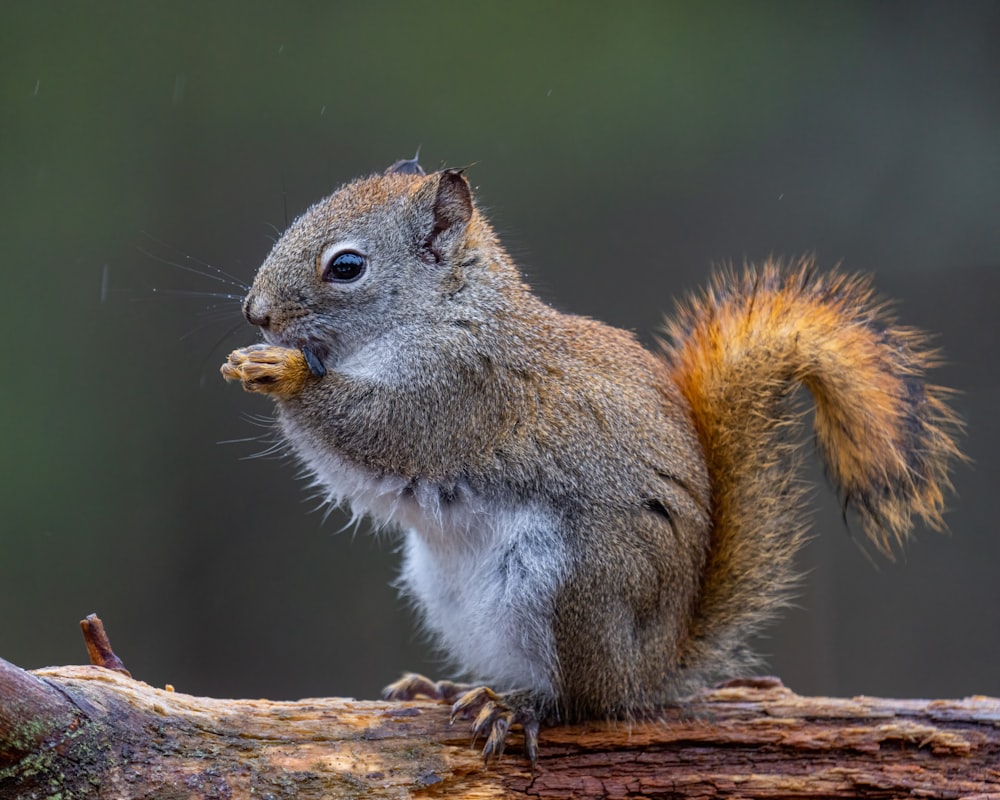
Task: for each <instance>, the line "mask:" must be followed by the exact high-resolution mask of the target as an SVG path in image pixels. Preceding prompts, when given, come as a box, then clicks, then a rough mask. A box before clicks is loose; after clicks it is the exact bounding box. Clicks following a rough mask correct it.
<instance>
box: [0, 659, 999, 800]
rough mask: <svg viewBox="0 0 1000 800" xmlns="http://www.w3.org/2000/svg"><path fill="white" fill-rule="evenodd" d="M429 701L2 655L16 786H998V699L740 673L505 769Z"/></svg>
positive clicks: (60, 792) (865, 790)
mask: <svg viewBox="0 0 1000 800" xmlns="http://www.w3.org/2000/svg"><path fill="white" fill-rule="evenodd" d="M468 731H469V725H468V723H464V722H457V723H455V724H454V725H450V724H449V722H448V710H447V708H445V707H443V706H440V705H437V704H433V703H422V702H409V703H388V702H373V701H355V700H349V699H343V698H329V699H306V700H301V701H298V702H271V701H267V700H220V699H211V698H201V697H192V696H190V695H186V694H181V693H179V692H173V691H169V690H165V689H158V688H155V687H152V686H149V685H147V684H145V683H142V682H140V681H137V680H133V679H132V678H130V677H128V676H127V675H126V674H125V673H122V672H120V671H116V670H112V669H108V668H105V667H100V666H76V667H57V668H48V669H41V670H37V671H35V672H31V673H29V672H25V671H24V670H21V669H18V668H17V667H15V666H13V665H11V664H8V663H7V662H5V661H2V660H0V798H4V800H6V798H35V797H38V798H41V797H60V798H63V800H68V798H83V797H86V798H97V799H98V800H102V799H103V798H109V799H110V798H115V800H122V799H123V798H152V797H156V798H178V799H179V798H203V797H204V798H216V797H217V798H272V800H278V798H293V797H294V798H304V799H305V800H309V799H310V798H328V797H350V798H354V797H372V798H381V797H387V798H388V797H391V798H418V797H440V798H444V797H463V798H486V797H540V798H638V797H645V798H661V797H662V798H666V797H672V798H684V797H699V798H706V797H727V798H735V797H767V798H793V797H794V798H805V797H822V798H839V797H876V798H879V797H886V798H888V797H901V796H914V797H941V798H945V797H948V798H956V797H966V798H973V797H978V798H986V797H994V798H1000V700H998V699H996V698H988V697H970V698H966V699H964V700H933V701H925V700H885V699H877V698H869V697H856V698H851V699H832V698H824V697H800V696H798V695H796V694H794V693H793V692H791V691H789V690H788V689H786V688H785V687H783V686H782V685H781V684H780V682H778V681H776V680H773V679H770V680H769V679H765V680H757V681H753V680H751V681H744V682H733V683H730V684H727V685H725V686H722V687H719V688H716V689H713V690H710V691H706V692H704V693H702V694H700V695H698V696H697V697H695V698H694V699H692V700H691V701H690V702H688V703H685V704H684V705H683V706H681V707H677V708H670V709H665V710H664V711H663V713H662V714H661V715H660V717H659V718H658V719H656V720H653V721H647V722H642V723H632V724H624V723H617V724H615V723H594V724H586V725H573V726H563V727H552V728H543V729H542V732H541V736H540V746H541V751H540V758H539V761H538V764H537V766H536V768H535V770H534V772H532V769H531V766H530V764H529V763H528V762H527V761H526V760H525V759H524V758H523V756H521V755H520V750H519V746H520V740H519V737H518V736H517V735H516V734H515V735H513V736H512V741H511V744H510V747H509V748H508V751H507V754H506V755H504V757H503V758H502V759H501V760H500V761H499V762H498V763H496V764H493V765H491V766H490V767H489V768H487V767H485V766H484V765H483V763H482V760H481V758H480V755H479V753H478V751H477V750H476V749H474V748H473V747H471V746H470V745H471V743H470V740H469V733H468Z"/></svg>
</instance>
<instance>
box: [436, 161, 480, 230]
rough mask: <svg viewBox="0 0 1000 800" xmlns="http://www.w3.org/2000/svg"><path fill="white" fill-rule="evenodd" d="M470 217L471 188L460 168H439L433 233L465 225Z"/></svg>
mask: <svg viewBox="0 0 1000 800" xmlns="http://www.w3.org/2000/svg"><path fill="white" fill-rule="evenodd" d="M470 219H472V188H471V187H470V186H469V182H468V181H467V180H466V178H465V176H464V175H463V174H462V170H460V169H445V170H441V173H440V177H439V178H438V186H437V196H436V197H435V198H434V233H442V232H444V231H447V230H451V229H452V228H455V227H458V226H461V227H463V228H464V227H465V225H466V224H468V222H469V220H470Z"/></svg>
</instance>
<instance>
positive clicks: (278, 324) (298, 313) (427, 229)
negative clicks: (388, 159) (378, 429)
mask: <svg viewBox="0 0 1000 800" xmlns="http://www.w3.org/2000/svg"><path fill="white" fill-rule="evenodd" d="M493 242H494V237H493V234H492V231H491V230H490V228H489V226H488V225H487V224H486V222H485V221H484V220H482V218H481V217H480V215H479V214H478V212H477V211H476V209H475V207H474V205H473V200H472V191H471V189H470V187H469V182H468V181H467V180H466V179H465V176H464V175H463V174H462V172H461V170H456V169H445V170H441V171H439V172H434V173H432V174H430V175H426V174H424V171H423V170H422V169H421V168H420V166H419V164H417V163H416V161H415V160H414V161H400V162H397V163H396V164H394V165H393V166H392V167H390V168H389V169H388V170H387V171H386V172H385V173H383V174H378V175H373V176H370V177H367V178H361V179H359V180H356V181H354V182H352V183H349V184H347V185H346V186H343V187H342V188H340V189H338V190H337V191H336V192H334V193H333V194H332V195H330V196H329V197H327V198H326V199H324V200H321V201H320V202H319V203H317V204H316V205H314V206H313V207H312V208H310V209H309V210H308V211H306V212H305V213H304V214H303V215H302V216H301V217H299V218H298V219H297V220H296V221H295V222H294V223H292V225H291V226H290V227H289V229H288V230H287V231H286V232H285V233H284V234H283V235H282V237H281V238H280V239H279V240H278V242H277V244H275V246H274V249H273V250H272V251H271V253H270V254H269V255H268V257H267V259H266V260H265V261H264V263H263V264H262V265H261V267H260V269H259V270H258V272H257V275H256V277H255V278H254V282H253V286H252V287H251V288H250V291H249V292H248V293H247V296H246V299H245V300H244V303H243V312H244V314H245V315H246V318H247V319H248V320H249V321H250V322H251V323H252V324H253V325H256V326H258V327H260V329H261V330H262V332H263V334H264V338H265V339H267V341H268V342H270V343H271V344H276V345H281V346H284V347H293V348H302V347H306V346H308V347H309V349H310V350H311V351H312V352H313V353H314V354H316V355H317V356H318V357H319V358H320V359H322V360H324V361H325V360H326V359H327V358H333V359H335V360H336V359H338V358H339V357H341V356H343V355H346V354H347V353H349V352H350V351H352V350H353V349H354V348H356V347H358V346H360V345H363V344H365V343H367V342H369V341H371V340H373V339H374V338H376V337H378V336H380V335H381V334H383V333H385V332H387V331H388V330H389V329H391V328H393V327H395V326H398V325H405V324H407V323H413V322H417V321H420V320H433V319H439V318H441V306H442V305H443V304H446V303H447V302H448V300H449V298H451V297H453V296H454V295H455V294H456V293H457V292H459V291H461V289H462V288H463V287H464V286H465V284H466V280H467V274H466V273H467V269H468V268H469V267H470V266H471V265H472V264H473V263H474V262H476V261H477V260H478V257H477V253H478V252H479V251H480V250H481V248H482V247H483V246H484V245H487V244H490V243H493ZM445 316H446V315H445Z"/></svg>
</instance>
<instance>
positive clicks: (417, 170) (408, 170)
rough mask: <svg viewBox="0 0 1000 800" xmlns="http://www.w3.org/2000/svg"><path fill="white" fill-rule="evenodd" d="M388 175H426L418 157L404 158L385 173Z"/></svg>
mask: <svg viewBox="0 0 1000 800" xmlns="http://www.w3.org/2000/svg"><path fill="white" fill-rule="evenodd" d="M385 174H386V175H426V174H427V173H426V172H424V168H423V167H422V166H420V162H419V161H417V156H414V157H413V158H403V159H400V160H399V161H397V162H396V163H395V164H393V165H392V166H391V167H389V169H387V170H386V171H385Z"/></svg>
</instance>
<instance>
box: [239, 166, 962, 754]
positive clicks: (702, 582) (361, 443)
mask: <svg viewBox="0 0 1000 800" xmlns="http://www.w3.org/2000/svg"><path fill="white" fill-rule="evenodd" d="M243 310H244V313H245V315H246V318H247V319H248V320H249V321H250V323H251V324H253V325H255V326H257V327H258V328H259V329H260V331H261V333H262V334H263V337H264V340H265V342H266V344H260V345H255V346H251V347H248V348H245V349H242V350H237V351H235V352H234V353H233V354H232V355H230V357H229V360H228V361H227V362H226V363H225V364H224V365H223V367H222V373H223V375H224V376H225V377H226V378H227V379H230V380H239V381H241V382H242V384H243V386H244V388H245V389H247V390H250V391H254V392H262V393H265V394H268V395H270V396H271V398H272V399H273V400H274V401H275V402H276V405H277V417H278V423H279V425H280V429H281V431H282V433H283V435H284V437H285V439H286V440H287V441H288V442H289V443H290V444H291V446H292V448H293V450H294V451H295V453H296V454H297V455H298V457H299V458H300V459H301V461H302V462H303V464H304V465H305V466H306V467H307V468H308V470H309V472H311V473H312V475H313V476H314V477H315V479H316V481H317V482H318V483H319V484H320V485H321V486H322V487H324V489H325V491H326V492H327V495H328V497H329V500H330V502H331V503H338V504H339V503H343V504H347V505H349V506H350V508H351V509H352V510H353V511H354V513H355V514H357V515H369V516H370V517H372V518H373V519H374V520H376V521H377V522H378V523H381V524H385V523H389V524H392V525H395V526H397V527H398V528H400V529H401V530H402V532H403V535H404V537H405V538H404V542H405V544H404V546H403V566H402V581H401V583H402V586H403V587H404V591H405V592H406V594H407V595H409V596H410V597H411V598H412V599H413V600H414V602H415V603H416V605H417V607H418V608H419V609H420V611H421V612H422V615H423V619H424V622H425V623H426V626H427V628H428V629H429V630H430V631H431V632H432V634H433V635H434V637H435V639H436V641H437V643H438V644H439V645H440V646H441V648H442V649H443V651H444V653H445V654H447V655H448V656H449V657H450V659H451V660H452V662H453V663H454V664H455V665H456V667H457V668H458V669H460V670H461V671H462V673H464V674H465V675H466V676H468V677H470V678H472V679H473V680H475V681H477V682H482V684H484V685H482V686H478V688H477V687H476V686H473V685H463V684H454V683H450V682H447V681H443V682H440V683H435V682H433V681H429V680H427V679H426V678H422V677H421V676H417V675H407V676H405V677H404V678H403V679H402V680H400V681H398V682H397V683H395V684H393V685H392V686H390V687H389V688H388V689H387V696H388V697H393V698H410V697H414V696H416V695H418V694H423V695H428V696H431V697H435V698H438V699H442V700H445V701H448V702H453V703H454V707H453V708H454V713H455V715H456V716H459V715H468V714H474V715H475V716H476V720H475V723H474V730H475V733H476V734H477V735H483V736H484V737H485V739H486V744H485V751H484V752H485V756H486V758H487V759H489V758H491V757H493V756H497V755H499V753H501V752H502V749H503V746H504V742H505V739H506V735H507V731H508V729H509V727H510V726H511V725H512V724H521V725H522V726H524V731H525V741H526V749H527V754H528V756H529V757H530V758H532V759H533V760H534V759H535V757H536V756H537V733H538V726H539V724H540V723H545V722H548V721H559V720H582V719H592V718H604V719H607V718H614V719H629V718H636V717H638V716H640V715H643V714H645V713H647V712H650V711H652V710H654V709H656V708H657V707H658V706H662V705H663V704H665V703H668V702H671V701H674V700H676V699H677V698H679V697H682V696H683V695H684V694H685V693H688V692H690V691H692V690H694V689H695V688H697V687H699V686H701V685H703V684H704V683H705V682H707V681H710V680H713V679H717V678H721V677H726V676H732V675H733V674H735V673H738V672H739V671H740V670H744V669H746V668H748V667H749V666H752V665H753V664H754V663H755V660H754V656H753V654H752V653H751V652H750V651H749V650H748V648H747V646H746V641H747V639H748V637H749V636H750V635H751V634H753V633H754V632H756V631H758V630H759V629H760V628H761V626H762V625H763V624H764V623H766V622H767V621H769V620H770V619H771V618H772V617H773V615H774V613H775V611H776V610H778V609H779V608H780V607H781V606H782V605H784V604H785V603H786V602H787V599H788V590H789V588H790V586H791V584H792V583H793V581H794V577H795V576H794V573H793V568H792V558H793V555H794V553H795V552H796V550H797V549H798V547H799V546H800V544H801V543H802V541H803V536H804V533H805V530H806V523H805V520H804V516H803V510H802V507H803V500H804V498H803V488H802V486H801V484H800V482H799V479H798V478H797V476H796V470H795V468H796V467H797V465H798V460H799V458H798V445H797V444H796V439H795V437H794V434H795V432H796V428H797V427H798V425H797V422H798V419H799V418H798V416H797V415H796V414H795V412H794V410H793V409H792V407H791V406H790V395H791V393H792V391H793V390H794V389H795V387H796V386H798V385H803V386H805V387H806V388H807V389H808V390H809V392H810V393H811V394H812V398H813V401H814V403H815V409H816V412H815V434H816V441H817V442H818V445H819V450H820V452H821V453H822V455H823V458H824V459H825V462H826V466H827V469H828V472H829V474H830V477H831V479H832V481H833V483H834V484H835V485H836V487H837V488H838V489H839V491H840V492H841V493H842V495H843V498H844V501H845V503H846V505H848V506H850V507H851V508H853V509H854V510H855V511H856V512H857V513H858V515H860V519H861V521H862V524H863V528H864V531H865V533H866V534H867V535H868V537H869V538H870V539H871V540H872V542H874V544H875V546H876V547H878V548H879V549H881V550H883V551H891V549H892V548H893V547H894V546H895V545H897V544H899V543H902V542H903V540H905V539H906V538H907V535H908V533H909V531H910V528H911V525H912V522H913V518H914V517H917V518H920V519H921V520H922V521H923V522H924V523H926V524H928V525H930V526H931V527H934V528H939V527H941V526H942V525H943V522H942V516H941V514H942V509H943V504H944V500H945V494H946V492H947V491H948V490H949V489H950V482H949V466H950V462H952V461H953V460H954V459H956V458H959V457H960V453H959V450H958V447H957V445H956V435H957V433H958V431H959V428H960V425H959V422H958V420H957V418H956V416H955V414H954V413H953V411H952V410H951V409H950V408H949V407H948V405H947V404H946V402H945V397H946V391H945V390H943V389H941V388H939V387H935V386H932V385H929V384H927V383H925V381H924V373H925V372H926V370H927V369H928V368H929V367H931V366H933V365H934V361H935V355H934V351H933V350H931V349H929V348H928V345H927V342H926V339H925V337H924V336H923V335H921V334H920V333H919V332H917V331H914V330H912V329H910V328H906V327H901V326H899V325H897V324H896V322H895V320H894V319H893V318H892V317H891V316H889V315H888V314H887V312H886V310H885V308H884V305H883V304H882V303H881V302H879V301H878V300H877V299H875V297H874V295H873V292H872V289H871V285H870V282H869V281H868V280H867V279H865V278H859V277H853V276H845V275H843V274H839V273H836V272H821V271H818V270H817V269H816V268H815V266H814V264H813V263H812V262H811V261H810V260H803V261H800V262H797V263H794V264H790V265H784V266H783V265H780V264H778V263H775V262H767V263H764V264H762V265H758V266H750V267H747V268H746V269H745V270H743V271H742V272H735V271H732V270H730V271H726V272H722V273H721V274H719V275H717V276H716V277H715V278H714V280H713V282H712V284H711V286H710V288H709V289H708V290H707V291H706V292H704V293H703V294H701V295H700V296H697V297H694V298H692V299H689V300H688V301H687V302H686V303H685V304H684V305H682V306H681V308H680V310H679V313H678V314H677V315H676V316H675V317H674V318H673V319H672V320H671V321H669V322H668V327H667V333H668V339H667V341H666V342H664V343H663V345H662V348H661V349H660V350H659V351H658V352H650V351H649V350H647V349H645V348H644V347H642V346H641V345H640V344H639V343H638V342H637V341H636V339H635V337H634V336H633V335H632V334H631V333H628V332H626V331H623V330H619V329H617V328H613V327H610V326H608V325H605V324H603V323H601V322H597V321H595V320H592V319H588V318H586V317H582V316H576V315H573V314H566V313H562V312H559V311H556V310H555V309H553V308H551V307H550V306H548V305H546V304H545V303H543V302H542V301H541V300H539V299H538V298H537V297H536V296H535V295H534V294H533V293H532V292H531V290H530V289H529V288H528V286H527V285H526V284H525V282H524V280H523V279H522V277H521V274H520V273H519V272H518V269H517V267H516V266H515V265H514V263H513V261H512V260H511V257H510V256H509V255H508V254H507V252H506V251H505V250H504V248H503V246H502V245H501V243H500V241H499V240H498V238H497V236H496V234H495V233H494V231H493V229H492V228H491V227H490V225H489V223H488V222H487V220H486V218H485V217H484V216H483V213H482V212H481V211H480V210H479V209H478V208H477V207H476V204H475V201H474V198H473V194H472V191H471V188H470V186H469V183H468V181H467V180H466V178H465V177H464V175H463V174H462V172H461V171H460V170H455V169H444V170H441V171H438V172H434V173H431V174H425V173H424V171H423V170H422V169H421V168H420V167H419V165H418V164H417V163H416V162H415V161H402V162H397V163H396V164H394V165H393V166H392V167H390V168H389V170H387V171H386V172H385V173H383V174H376V175H372V176H370V177H365V178H361V179H359V180H356V181H354V182H352V183H349V184H347V185H346V186H343V187H342V188H340V189H338V190H337V191H336V192H334V193H333V194H332V195H331V196H329V197H328V198H326V199H324V200H322V201H320V202H319V203H317V204H316V205H314V206H313V207H312V208H310V209H309V210H308V211H306V212H305V213H304V214H303V215H302V216H301V217H300V218H299V219H297V220H296V221H295V222H294V223H293V224H292V225H291V226H290V227H289V229H288V230H287V231H286V232H285V234H284V235H283V236H282V237H281V238H280V240H279V241H278V242H277V244H276V245H275V246H274V249H273V250H272V251H271V253H270V255H268V257H267V259H266V260H265V261H264V263H263V265H262V266H261V267H260V270H259V272H258V273H257V276H256V278H255V279H254V282H253V286H252V287H251V289H250V291H249V292H248V294H247V295H246V299H245V302H244V304H243ZM487 686H488V687H489V688H486V687H487Z"/></svg>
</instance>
